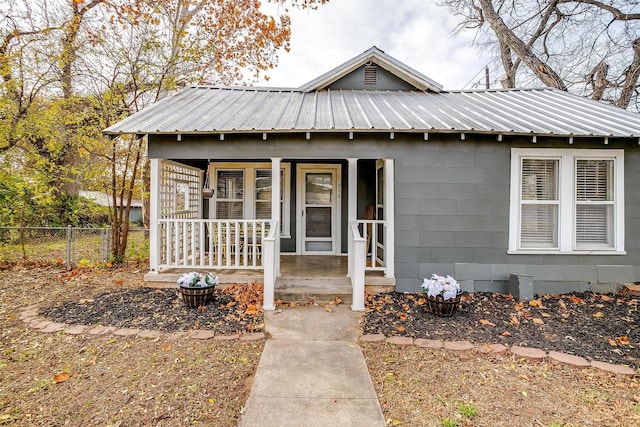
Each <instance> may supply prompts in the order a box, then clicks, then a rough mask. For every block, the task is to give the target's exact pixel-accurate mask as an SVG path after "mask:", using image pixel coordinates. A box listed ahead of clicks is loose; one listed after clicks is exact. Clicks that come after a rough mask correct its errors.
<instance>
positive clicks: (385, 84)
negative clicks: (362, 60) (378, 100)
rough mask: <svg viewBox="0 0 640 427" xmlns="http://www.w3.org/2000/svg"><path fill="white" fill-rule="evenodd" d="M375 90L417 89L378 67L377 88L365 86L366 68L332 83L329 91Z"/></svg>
mask: <svg viewBox="0 0 640 427" xmlns="http://www.w3.org/2000/svg"><path fill="white" fill-rule="evenodd" d="M372 88H373V89H375V90H413V89H415V88H414V87H413V86H411V85H410V84H409V83H407V82H405V81H404V80H402V79H400V78H398V77H396V76H394V75H393V74H391V73H390V72H388V71H387V70H385V69H384V68H382V67H380V66H378V81H377V83H376V85H375V87H372V86H365V84H364V66H362V67H360V68H358V69H357V70H354V71H353V72H351V73H349V74H347V75H346V76H344V77H342V78H341V79H338V80H336V81H335V82H333V83H331V85H330V86H329V89H331V90H336V89H346V90H354V89H355V90H358V89H369V90H371V89H372Z"/></svg>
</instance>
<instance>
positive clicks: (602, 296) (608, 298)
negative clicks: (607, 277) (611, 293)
mask: <svg viewBox="0 0 640 427" xmlns="http://www.w3.org/2000/svg"><path fill="white" fill-rule="evenodd" d="M600 299H602V301H610V300H611V298H610V297H608V296H606V295H600Z"/></svg>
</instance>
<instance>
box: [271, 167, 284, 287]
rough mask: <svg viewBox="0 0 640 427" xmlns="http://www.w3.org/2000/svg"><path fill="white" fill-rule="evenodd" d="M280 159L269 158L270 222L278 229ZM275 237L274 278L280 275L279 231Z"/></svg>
mask: <svg viewBox="0 0 640 427" xmlns="http://www.w3.org/2000/svg"><path fill="white" fill-rule="evenodd" d="M281 161H282V159H281V158H280V157H272V158H271V221H277V222H278V227H280V225H281V224H280V222H281V221H280V213H281V212H280V199H281V198H282V197H281V195H280V181H281V180H280V162H281ZM275 236H276V253H275V257H276V260H275V261H276V263H275V265H276V268H275V271H274V274H275V276H274V277H278V276H279V275H280V230H278V232H277V233H275Z"/></svg>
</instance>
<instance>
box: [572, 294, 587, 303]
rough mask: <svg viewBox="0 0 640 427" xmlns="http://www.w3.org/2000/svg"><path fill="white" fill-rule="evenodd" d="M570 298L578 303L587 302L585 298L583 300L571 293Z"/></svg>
mask: <svg viewBox="0 0 640 427" xmlns="http://www.w3.org/2000/svg"><path fill="white" fill-rule="evenodd" d="M569 299H570V300H571V301H572V302H574V303H576V304H584V303H585V302H584V300H583V299H582V298H578V297H577V296H575V295H571V296H570V297H569Z"/></svg>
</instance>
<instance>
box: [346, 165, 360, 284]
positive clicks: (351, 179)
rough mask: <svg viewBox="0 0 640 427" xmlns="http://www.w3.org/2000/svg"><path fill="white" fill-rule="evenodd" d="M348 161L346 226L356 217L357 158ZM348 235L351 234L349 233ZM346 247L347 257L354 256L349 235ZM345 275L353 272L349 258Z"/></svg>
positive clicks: (349, 275) (349, 225) (348, 275)
mask: <svg viewBox="0 0 640 427" xmlns="http://www.w3.org/2000/svg"><path fill="white" fill-rule="evenodd" d="M347 161H348V162H349V172H348V192H349V206H348V212H347V215H348V218H347V224H348V227H351V223H352V222H353V221H355V220H356V219H357V218H358V159H354V158H349V159H347ZM349 236H351V235H350V234H349ZM348 243H349V245H348V249H347V257H348V258H351V257H353V256H354V253H353V251H354V247H353V239H352V238H351V237H349V239H348ZM347 266H348V268H347V277H351V275H352V274H353V272H352V271H351V268H352V262H351V259H349V261H348V262H347Z"/></svg>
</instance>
